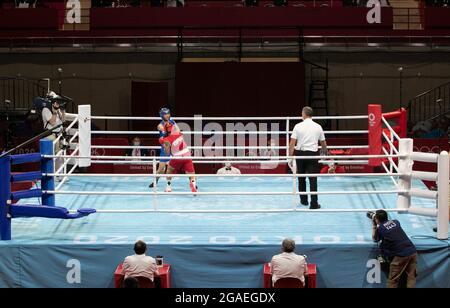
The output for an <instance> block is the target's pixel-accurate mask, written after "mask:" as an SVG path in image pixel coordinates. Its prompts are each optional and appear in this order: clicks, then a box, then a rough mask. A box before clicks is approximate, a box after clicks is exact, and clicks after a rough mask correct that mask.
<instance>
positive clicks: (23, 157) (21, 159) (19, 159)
mask: <svg viewBox="0 0 450 308" xmlns="http://www.w3.org/2000/svg"><path fill="white" fill-rule="evenodd" d="M40 161H41V153H31V154H19V155H11V164H13V165H18V164H26V163H37V162H40Z"/></svg>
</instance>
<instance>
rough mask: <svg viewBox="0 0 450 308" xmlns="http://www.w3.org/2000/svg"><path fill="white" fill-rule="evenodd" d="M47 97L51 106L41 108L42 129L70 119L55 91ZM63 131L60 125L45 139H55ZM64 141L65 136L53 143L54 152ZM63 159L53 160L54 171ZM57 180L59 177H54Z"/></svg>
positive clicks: (59, 148) (47, 128) (50, 128)
mask: <svg viewBox="0 0 450 308" xmlns="http://www.w3.org/2000/svg"><path fill="white" fill-rule="evenodd" d="M47 98H48V99H49V100H51V102H52V103H51V106H48V107H45V108H43V109H42V122H43V124H44V129H46V130H53V128H54V127H56V126H58V125H62V124H63V123H64V122H65V121H66V120H70V119H68V118H67V117H66V111H65V108H64V107H65V102H64V101H63V100H58V98H60V97H59V96H58V95H57V94H56V93H55V92H50V93H49V94H48V95H47ZM62 133H64V128H63V127H62V126H61V127H59V128H56V129H54V130H53V134H51V135H49V136H48V137H47V139H50V140H55V139H56V138H57V137H58V136H59V134H62ZM64 142H66V140H65V138H61V141H60V142H57V143H56V144H55V149H54V152H55V154H56V153H58V152H59V151H60V150H61V149H62V148H63V146H64V145H63V144H62V143H64ZM63 161H64V160H63V159H60V158H58V159H56V160H55V172H56V171H57V170H58V169H59V168H60V167H61V166H62V164H63ZM55 179H56V180H57V181H58V180H60V179H59V178H55Z"/></svg>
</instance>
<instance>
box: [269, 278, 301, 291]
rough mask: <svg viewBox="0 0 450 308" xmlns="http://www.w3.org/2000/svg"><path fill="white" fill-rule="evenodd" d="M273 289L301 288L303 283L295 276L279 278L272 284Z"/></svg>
mask: <svg viewBox="0 0 450 308" xmlns="http://www.w3.org/2000/svg"><path fill="white" fill-rule="evenodd" d="M273 287H274V288H275V289H299V288H303V287H304V286H303V283H302V282H301V280H300V279H297V278H291V277H288V278H280V279H278V280H277V282H275V284H274V285H273Z"/></svg>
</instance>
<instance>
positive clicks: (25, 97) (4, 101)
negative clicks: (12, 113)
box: [0, 77, 47, 110]
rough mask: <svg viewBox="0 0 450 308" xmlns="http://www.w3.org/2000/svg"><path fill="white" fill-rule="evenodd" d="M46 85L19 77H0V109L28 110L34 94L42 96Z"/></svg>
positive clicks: (45, 90) (45, 91)
mask: <svg viewBox="0 0 450 308" xmlns="http://www.w3.org/2000/svg"><path fill="white" fill-rule="evenodd" d="M46 93H47V86H46V85H43V84H42V83H40V82H36V81H34V80H29V79H25V78H21V77H0V110H30V109H31V107H32V105H33V99H34V98H35V97H36V96H44V95H45V94H46Z"/></svg>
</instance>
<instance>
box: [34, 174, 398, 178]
mask: <svg viewBox="0 0 450 308" xmlns="http://www.w3.org/2000/svg"><path fill="white" fill-rule="evenodd" d="M55 175H60V176H66V175H67V176H71V177H149V176H156V177H191V176H192V175H189V174H182V173H174V174H166V173H161V174H158V173H157V174H153V173H128V174H127V173H117V174H116V173H73V174H57V173H42V176H55ZM195 176H196V177H243V178H245V177H248V178H252V177H274V178H292V176H293V175H292V174H286V173H278V174H275V173H273V174H272V173H254V174H250V173H244V174H216V173H214V174H211V173H204V174H195ZM357 176H368V177H369V176H373V177H382V176H406V174H401V173H308V174H296V175H295V177H297V178H299V177H357Z"/></svg>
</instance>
